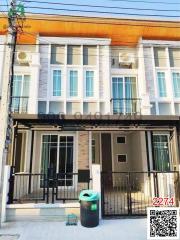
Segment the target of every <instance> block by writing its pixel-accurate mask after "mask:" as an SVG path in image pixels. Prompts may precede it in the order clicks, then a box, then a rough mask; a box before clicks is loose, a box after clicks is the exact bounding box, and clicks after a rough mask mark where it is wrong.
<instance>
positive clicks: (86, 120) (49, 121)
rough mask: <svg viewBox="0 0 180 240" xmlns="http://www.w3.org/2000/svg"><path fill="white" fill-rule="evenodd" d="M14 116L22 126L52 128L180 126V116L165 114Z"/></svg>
mask: <svg viewBox="0 0 180 240" xmlns="http://www.w3.org/2000/svg"><path fill="white" fill-rule="evenodd" d="M12 118H13V120H14V123H15V122H16V123H17V124H18V125H19V126H20V127H21V128H23V127H25V128H36V129H39V130H41V129H44V128H46V129H47V128H48V129H49V128H50V129H51V130H58V129H59V130H68V131H70V130H99V129H101V130H102V129H107V130H108V129H109V130H110V129H111V130H113V129H114V130H116V129H122V128H123V129H127V130H129V129H134V130H135V129H139V128H145V129H151V128H157V129H159V128H168V129H172V128H173V127H178V128H179V126H180V117H179V116H169V115H168V116H165V115H158V116H157V115H81V114H76V115H64V114H62V115H55V114H40V115H38V114H13V115H12Z"/></svg>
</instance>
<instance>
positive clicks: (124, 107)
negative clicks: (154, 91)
mask: <svg viewBox="0 0 180 240" xmlns="http://www.w3.org/2000/svg"><path fill="white" fill-rule="evenodd" d="M111 106H112V112H113V114H141V99H140V98H112V99H111Z"/></svg>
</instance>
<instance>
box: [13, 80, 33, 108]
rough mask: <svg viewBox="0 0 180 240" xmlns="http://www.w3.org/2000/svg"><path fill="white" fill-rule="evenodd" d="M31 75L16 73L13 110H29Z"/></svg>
mask: <svg viewBox="0 0 180 240" xmlns="http://www.w3.org/2000/svg"><path fill="white" fill-rule="evenodd" d="M29 83H30V76H29V75H14V79H13V92H12V111H13V112H27V107H28V98H29Z"/></svg>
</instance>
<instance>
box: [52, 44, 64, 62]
mask: <svg viewBox="0 0 180 240" xmlns="http://www.w3.org/2000/svg"><path fill="white" fill-rule="evenodd" d="M64 59H65V46H64V45H51V64H64Z"/></svg>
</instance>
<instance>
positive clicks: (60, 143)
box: [41, 135, 74, 186]
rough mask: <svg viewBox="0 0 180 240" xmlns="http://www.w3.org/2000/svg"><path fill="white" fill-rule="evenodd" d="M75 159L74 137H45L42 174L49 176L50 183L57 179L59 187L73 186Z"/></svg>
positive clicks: (43, 138)
mask: <svg viewBox="0 0 180 240" xmlns="http://www.w3.org/2000/svg"><path fill="white" fill-rule="evenodd" d="M73 158H74V137H73V136H62V135H43V137H42V155H41V172H42V173H43V174H45V175H46V176H48V178H49V180H50V183H51V182H52V181H53V179H54V177H55V178H56V179H58V181H57V182H58V185H59V186H71V185H73V181H72V178H73V175H72V173H73ZM50 185H52V184H50Z"/></svg>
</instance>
